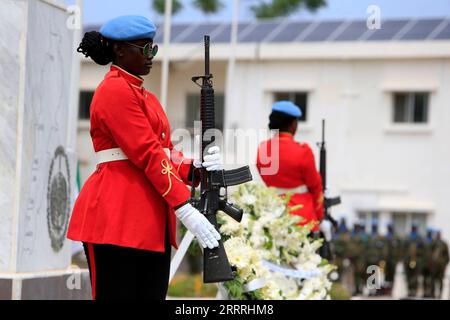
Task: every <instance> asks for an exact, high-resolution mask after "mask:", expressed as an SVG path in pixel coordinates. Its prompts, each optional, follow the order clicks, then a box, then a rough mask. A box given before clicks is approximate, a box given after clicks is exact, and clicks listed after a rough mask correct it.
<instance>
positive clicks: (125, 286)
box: [83, 237, 171, 300]
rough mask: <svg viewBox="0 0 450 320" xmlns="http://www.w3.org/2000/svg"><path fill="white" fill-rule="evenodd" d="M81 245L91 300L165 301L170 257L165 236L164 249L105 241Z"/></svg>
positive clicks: (169, 248)
mask: <svg viewBox="0 0 450 320" xmlns="http://www.w3.org/2000/svg"><path fill="white" fill-rule="evenodd" d="M166 238H167V237H166ZM83 246H84V250H85V254H86V257H87V261H88V264H89V273H90V278H91V287H92V298H93V299H94V300H165V298H166V294H167V288H168V284H169V272H170V257H171V256H170V250H171V247H170V244H169V241H168V240H167V239H166V248H165V249H166V251H165V252H153V251H147V250H140V249H134V248H125V247H119V246H115V245H108V244H92V243H83Z"/></svg>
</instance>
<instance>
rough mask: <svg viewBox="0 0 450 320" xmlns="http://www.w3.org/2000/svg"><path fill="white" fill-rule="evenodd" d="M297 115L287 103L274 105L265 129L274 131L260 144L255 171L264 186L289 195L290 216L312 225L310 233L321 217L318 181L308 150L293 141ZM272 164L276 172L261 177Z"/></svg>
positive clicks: (305, 146) (321, 193) (299, 114)
mask: <svg viewBox="0 0 450 320" xmlns="http://www.w3.org/2000/svg"><path fill="white" fill-rule="evenodd" d="M301 115H302V113H301V110H300V108H299V107H298V106H296V105H295V104H294V103H292V102H290V101H279V102H276V103H274V105H273V106H272V113H271V114H270V117H269V119H270V123H269V129H271V130H278V132H277V133H275V135H274V136H273V138H272V139H270V140H268V141H264V142H262V143H261V144H260V146H259V148H258V156H257V168H258V172H259V173H260V175H261V178H262V179H263V181H264V182H265V184H266V185H267V186H268V187H276V188H277V189H278V191H279V193H280V194H286V193H288V192H290V193H293V194H292V197H291V198H290V201H289V203H288V206H289V207H291V208H292V209H293V210H292V211H291V213H292V214H295V215H299V216H302V217H303V218H304V220H303V221H302V222H301V223H300V224H301V225H305V224H308V223H310V222H314V227H313V230H312V231H318V230H319V224H320V221H321V220H322V219H323V215H324V213H323V192H322V182H321V178H320V174H319V172H318V171H317V169H316V164H315V160H314V155H313V153H312V150H311V148H310V147H309V146H308V145H307V144H306V143H299V142H296V141H295V140H294V135H295V132H296V131H297V122H298V118H300V117H301ZM276 143H277V144H278V152H276V150H277V148H272V147H273V146H275V144H276ZM273 151H275V153H273ZM274 162H278V170H277V172H276V173H275V174H273V173H271V174H265V173H264V169H265V168H268V167H270V166H271V165H273V163H274ZM299 205H300V206H299ZM295 206H296V207H300V208H294V207H295Z"/></svg>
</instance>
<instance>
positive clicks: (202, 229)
mask: <svg viewBox="0 0 450 320" xmlns="http://www.w3.org/2000/svg"><path fill="white" fill-rule="evenodd" d="M175 215H176V216H177V218H178V219H180V221H181V222H182V223H183V224H184V225H185V226H186V228H188V230H189V231H190V232H192V233H193V234H194V236H196V237H197V239H198V241H199V242H200V245H201V246H202V247H203V248H206V247H208V248H209V249H213V248H214V247H218V246H219V242H218V240H220V234H219V233H218V232H217V230H216V228H214V226H213V225H212V224H211V223H210V222H209V221H208V219H206V217H205V216H204V215H203V214H201V213H200V212H199V211H198V210H197V209H195V208H194V207H193V206H192V205H191V204H190V203H187V204H185V205H184V206H182V207H181V208H178V209H177V210H175Z"/></svg>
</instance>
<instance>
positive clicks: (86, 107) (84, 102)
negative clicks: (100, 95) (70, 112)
mask: <svg viewBox="0 0 450 320" xmlns="http://www.w3.org/2000/svg"><path fill="white" fill-rule="evenodd" d="M93 97H94V91H81V92H80V105H79V109H78V119H80V120H89V118H90V112H89V111H90V106H91V102H92V98H93Z"/></svg>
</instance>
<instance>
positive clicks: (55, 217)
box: [47, 146, 70, 252]
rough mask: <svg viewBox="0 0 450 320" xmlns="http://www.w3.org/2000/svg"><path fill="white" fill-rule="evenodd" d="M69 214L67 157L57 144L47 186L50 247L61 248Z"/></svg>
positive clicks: (57, 249)
mask: <svg viewBox="0 0 450 320" xmlns="http://www.w3.org/2000/svg"><path fill="white" fill-rule="evenodd" d="M69 215H70V171H69V158H68V157H67V155H66V153H65V152H64V148H63V147H62V146H59V147H58V148H57V149H56V151H55V155H54V157H53V159H52V162H51V164H50V172H49V176H48V186H47V224H48V233H49V235H50V240H51V245H52V249H53V250H54V251H55V252H58V251H59V250H61V248H62V247H63V245H64V240H65V238H66V231H67V225H68V223H69Z"/></svg>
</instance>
